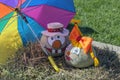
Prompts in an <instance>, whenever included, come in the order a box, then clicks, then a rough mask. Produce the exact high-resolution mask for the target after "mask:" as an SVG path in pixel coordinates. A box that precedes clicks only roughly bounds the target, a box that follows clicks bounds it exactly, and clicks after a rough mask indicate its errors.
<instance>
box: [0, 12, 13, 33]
mask: <svg viewBox="0 0 120 80" xmlns="http://www.w3.org/2000/svg"><path fill="white" fill-rule="evenodd" d="M13 14H14V12H11V13H10V14H8V15H7V16H5V17H4V18H2V19H0V33H1V32H2V30H3V29H4V27H5V25H6V24H7V23H8V21H9V19H10V18H11V17H12V15H13Z"/></svg>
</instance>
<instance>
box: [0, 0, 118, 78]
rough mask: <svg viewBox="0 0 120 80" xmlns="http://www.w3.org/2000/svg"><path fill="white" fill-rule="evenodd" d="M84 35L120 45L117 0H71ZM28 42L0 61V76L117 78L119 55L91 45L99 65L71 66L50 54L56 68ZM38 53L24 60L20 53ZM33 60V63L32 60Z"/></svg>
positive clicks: (35, 45) (61, 58)
mask: <svg viewBox="0 0 120 80" xmlns="http://www.w3.org/2000/svg"><path fill="white" fill-rule="evenodd" d="M74 1H75V7H76V11H77V14H76V16H75V19H80V20H81V23H80V24H79V28H80V29H81V31H82V32H83V34H84V35H88V36H90V37H92V38H93V39H94V40H96V41H101V42H105V43H109V44H114V45H118V46H120V36H119V34H120V27H119V25H120V24H119V22H120V20H119V19H120V15H119V13H120V10H119V8H120V5H119V4H120V0H74ZM37 45H38V43H37V44H30V45H28V46H26V47H25V48H22V49H20V50H19V51H18V52H17V53H16V56H15V58H14V59H11V60H8V63H7V64H6V65H0V80H120V69H119V68H120V55H118V54H116V53H115V52H110V51H108V50H107V49H104V50H102V49H99V48H97V47H95V51H96V53H97V56H98V59H99V61H100V66H99V67H94V66H90V67H88V68H83V69H79V68H75V67H71V66H69V65H67V64H66V63H65V60H64V56H62V57H59V58H54V59H55V62H56V63H57V65H58V67H59V68H60V72H59V73H57V72H55V70H54V69H53V67H52V66H51V64H50V63H49V61H48V59H47V57H46V56H45V55H44V53H42V52H40V50H41V48H40V47H39V48H38V47H37ZM40 53H41V54H42V55H41V58H39V59H38V60H36V59H34V60H36V61H31V60H27V61H25V60H24V57H23V56H24V54H29V55H28V56H29V57H31V56H30V54H35V55H38V54H40ZM35 62H36V63H35Z"/></svg>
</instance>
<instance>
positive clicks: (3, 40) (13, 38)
mask: <svg viewBox="0 0 120 80" xmlns="http://www.w3.org/2000/svg"><path fill="white" fill-rule="evenodd" d="M14 15H17V14H16V13H14ZM14 15H13V16H14ZM17 23H18V21H17V17H12V18H11V19H10V20H9V21H8V23H7V24H6V26H5V29H4V30H3V32H2V33H1V35H0V63H2V64H4V63H5V62H6V60H7V59H8V58H11V57H12V56H14V54H15V52H16V51H17V50H18V48H20V47H22V41H21V38H20V35H19V32H18V29H17V27H18V25H17Z"/></svg>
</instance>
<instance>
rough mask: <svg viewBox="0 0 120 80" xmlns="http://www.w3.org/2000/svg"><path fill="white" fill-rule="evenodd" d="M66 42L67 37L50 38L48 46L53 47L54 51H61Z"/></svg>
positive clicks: (56, 36)
mask: <svg viewBox="0 0 120 80" xmlns="http://www.w3.org/2000/svg"><path fill="white" fill-rule="evenodd" d="M64 42H65V37H64V36H60V35H55V36H49V37H48V44H49V45H50V46H52V47H53V48H54V49H59V48H61V46H62V45H63V44H64Z"/></svg>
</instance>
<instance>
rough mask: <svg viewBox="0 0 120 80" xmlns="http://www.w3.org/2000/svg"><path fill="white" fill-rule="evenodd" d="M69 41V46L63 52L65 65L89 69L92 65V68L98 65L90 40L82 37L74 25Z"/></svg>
mask: <svg viewBox="0 0 120 80" xmlns="http://www.w3.org/2000/svg"><path fill="white" fill-rule="evenodd" d="M69 39H70V41H71V44H70V45H69V46H68V47H67V48H66V50H65V60H66V63H67V64H69V65H71V66H74V67H78V68H84V67H89V66H90V65H93V64H94V66H98V65H99V61H98V59H97V57H96V54H95V50H94V49H93V47H92V38H90V37H85V36H82V33H81V32H80V30H79V28H78V25H77V24H76V23H75V26H74V27H73V29H72V31H71V33H70V36H69Z"/></svg>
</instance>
